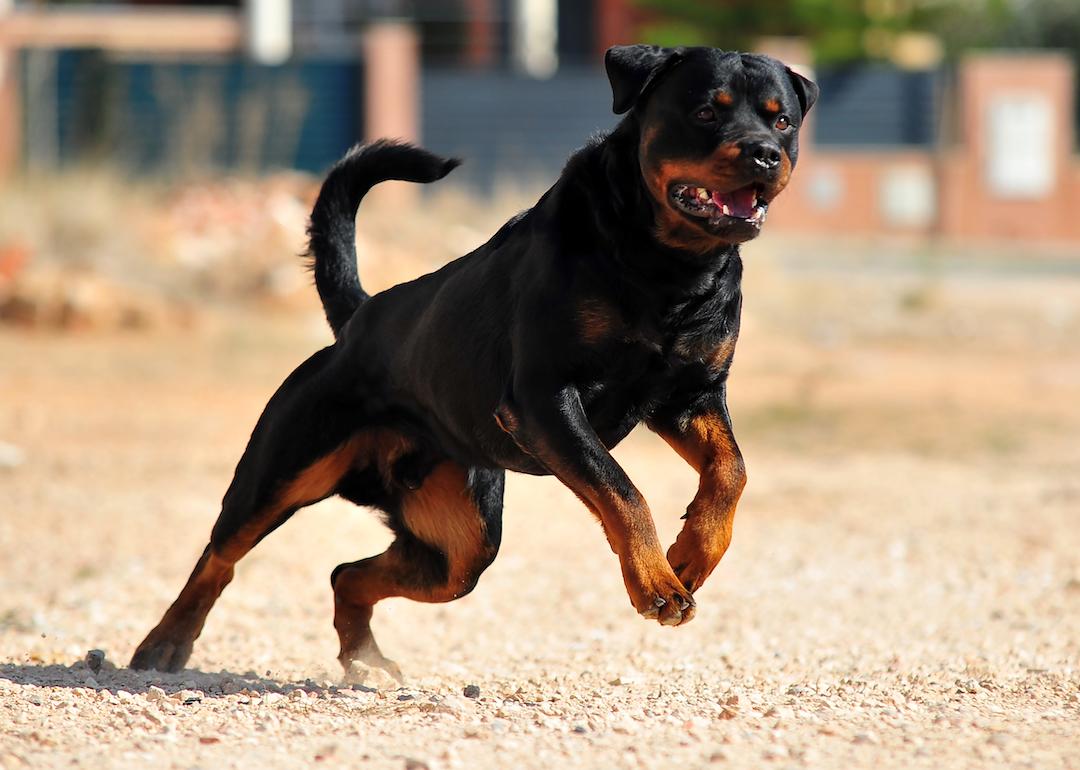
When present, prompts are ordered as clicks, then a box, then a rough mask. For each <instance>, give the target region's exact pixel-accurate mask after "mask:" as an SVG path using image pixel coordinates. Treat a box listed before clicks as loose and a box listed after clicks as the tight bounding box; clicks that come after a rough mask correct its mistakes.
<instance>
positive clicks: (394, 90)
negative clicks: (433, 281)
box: [0, 0, 1080, 240]
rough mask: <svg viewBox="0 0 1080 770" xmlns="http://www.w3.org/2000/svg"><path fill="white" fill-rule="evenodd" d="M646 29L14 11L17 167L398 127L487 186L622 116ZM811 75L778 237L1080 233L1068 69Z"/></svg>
mask: <svg viewBox="0 0 1080 770" xmlns="http://www.w3.org/2000/svg"><path fill="white" fill-rule="evenodd" d="M642 19H643V16H642V13H641V12H640V11H639V10H637V9H636V6H635V5H634V3H633V0H412V1H410V0H223V1H222V2H213V3H212V2H208V1H207V0H187V1H186V2H184V1H183V0H173V1H172V2H163V0H130V1H129V2H112V3H108V4H105V3H93V2H85V1H84V2H78V3H67V2H60V1H59V0H54V1H53V2H45V1H36V2H30V1H29V0H28V1H27V2H21V1H20V0H0V168H4V167H6V168H8V169H9V170H10V169H17V168H23V169H27V170H31V171H34V170H39V169H44V170H48V169H53V168H58V167H63V166H65V165H71V164H81V163H105V164H111V165H115V166H119V167H121V168H124V169H126V170H128V171H130V172H132V173H174V172H178V171H180V172H183V171H186V170H190V169H206V168H214V169H226V170H234V171H241V172H261V171H266V170H270V169H275V168H296V169H302V170H307V171H311V172H319V171H321V170H322V169H324V168H326V167H327V166H328V165H329V164H330V163H331V162H333V160H334V159H336V158H337V157H338V156H340V154H341V153H342V152H343V151H344V150H345V149H346V148H347V147H349V146H350V145H351V144H353V143H354V142H356V141H360V140H362V139H365V138H372V137H376V136H384V135H391V136H399V137H403V138H406V139H412V140H417V141H421V142H423V143H424V144H426V145H428V146H429V147H431V148H432V149H434V150H436V151H438V152H442V153H445V154H453V155H457V156H460V157H462V158H465V159H466V161H467V162H466V164H465V165H464V166H463V167H462V169H460V170H459V171H458V172H455V175H454V176H455V179H456V180H457V181H458V182H459V183H465V184H468V185H470V186H472V187H473V188H474V189H476V190H477V191H479V192H481V193H486V194H490V193H491V192H492V191H493V190H494V189H495V187H496V186H497V184H498V183H499V181H500V180H502V179H512V180H514V181H517V182H522V181H525V182H533V181H537V180H550V179H553V178H554V177H555V176H556V175H557V174H558V171H559V169H560V168H561V166H562V164H563V162H564V161H565V159H566V157H567V155H568V154H569V153H570V152H572V151H573V150H574V149H575V148H576V147H578V146H580V145H581V144H582V143H583V142H584V140H585V139H586V138H587V137H588V136H589V135H590V134H592V133H594V132H596V131H598V130H604V129H607V128H609V127H611V126H612V125H613V124H614V122H615V120H616V118H615V116H614V115H612V114H611V111H610V93H609V90H608V85H607V82H606V79H605V77H604V74H603V70H602V67H601V62H602V55H603V51H604V50H606V48H607V47H608V46H610V45H613V44H618V43H629V42H637V41H636V40H635V30H636V29H638V27H639V23H640V22H641V21H642ZM766 45H767V46H768V49H769V50H771V51H775V52H776V53H778V55H781V56H782V58H784V59H785V60H786V61H789V62H791V63H794V64H798V65H802V66H804V67H805V66H806V64H807V62H806V59H807V58H808V57H807V55H806V53H805V48H804V47H802V46H799V45H798V44H797V43H796V44H792V43H791V42H790V41H770V42H768V43H767V44H766ZM915 58H916V59H918V58H919V57H915ZM988 73H992V74H988ZM814 74H815V77H816V78H817V80H818V82H819V83H820V85H821V87H822V97H821V100H820V102H819V104H818V105H817V106H816V107H815V109H814V112H813V113H812V120H811V121H810V125H809V126H808V127H807V131H806V132H805V133H804V139H803V147H804V149H803V156H802V161H801V167H800V172H799V174H798V175H796V183H795V185H794V186H793V188H792V191H791V192H790V193H788V195H787V196H786V200H785V202H784V205H782V206H778V207H777V211H776V212H774V214H773V217H774V218H775V220H776V225H777V226H780V227H788V228H790V229H793V230H794V229H797V230H803V231H807V230H808V231H817V232H822V233H833V232H837V231H846V232H852V231H854V232H892V233H897V234H904V235H914V236H926V235H945V236H962V237H1016V238H1029V239H1030V238H1035V239H1044V240H1080V218H1078V217H1075V216H1073V215H1072V213H1071V211H1070V201H1075V200H1078V199H1080V171H1078V166H1077V162H1076V160H1075V157H1074V154H1073V153H1074V142H1075V135H1076V127H1075V120H1074V116H1075V114H1076V112H1075V105H1074V98H1075V90H1076V89H1075V72H1074V66H1073V64H1072V63H1071V61H1070V60H1069V59H1068V58H1066V57H1064V56H1062V55H1057V54H1052V53H1049V54H1048V53H1043V54H1038V55H1033V54H1023V53H1019V54H1016V53H1014V54H1010V55H1009V56H1003V55H986V56H982V57H975V58H971V59H968V60H966V61H964V62H961V63H960V65H959V66H958V67H949V66H945V65H942V64H940V63H938V61H937V60H936V59H934V58H933V57H930V59H928V60H925V61H922V62H921V63H919V62H918V61H915V62H914V63H912V62H909V63H908V65H907V66H905V67H903V68H901V67H897V66H887V65H882V64H878V65H862V66H857V67H849V68H842V69H822V70H819V71H818V72H816V73H814Z"/></svg>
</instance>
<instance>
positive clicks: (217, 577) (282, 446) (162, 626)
mask: <svg viewBox="0 0 1080 770" xmlns="http://www.w3.org/2000/svg"><path fill="white" fill-rule="evenodd" d="M331 355H332V353H331V351H330V349H327V350H324V351H321V352H320V353H317V354H316V355H315V356H312V357H311V358H310V359H308V361H307V362H306V363H304V364H303V365H302V366H301V367H300V368H299V369H297V370H296V371H295V372H294V373H293V374H292V375H291V376H290V377H289V378H288V379H287V380H286V381H285V383H284V384H283V385H282V386H281V388H279V389H278V392H277V393H276V394H274V397H273V398H272V399H271V400H270V403H269V404H267V407H266V409H265V411H264V412H263V415H262V417H261V418H260V419H259V422H258V425H256V427H255V431H254V433H253V434H252V436H251V440H250V441H249V443H248V446H247V449H246V450H245V451H244V455H243V457H242V458H241V459H240V463H239V464H238V466H237V468H236V473H235V475H234V477H233V481H232V484H231V485H230V486H229V490H228V492H226V494H225V498H224V500H223V502H222V509H221V515H220V516H219V517H218V520H217V523H216V524H215V525H214V529H213V532H212V534H211V537H210V543H209V545H207V546H206V549H205V550H204V551H203V554H202V556H201V557H200V558H199V561H198V562H197V563H196V565H195V569H194V570H193V571H192V573H191V576H190V577H189V578H188V581H187V584H186V585H185V586H184V588H183V590H182V591H181V592H180V595H179V596H178V597H177V599H176V601H175V602H173V604H172V606H170V607H169V609H168V610H167V611H166V612H165V615H164V617H162V619H161V622H160V623H158V625H157V626H156V627H155V628H154V629H153V630H152V631H151V632H150V633H149V634H148V635H147V637H146V638H145V639H144V640H143V642H142V643H141V644H140V645H139V646H138V648H137V649H136V651H135V654H134V656H133V657H132V659H131V667H132V668H137V669H148V668H154V669H157V670H159V671H178V670H180V669H181V668H183V666H184V664H185V663H186V662H187V660H188V657H189V656H190V655H191V650H192V646H193V644H194V642H195V639H196V638H198V636H199V634H200V633H201V631H202V628H203V624H204V622H205V621H206V616H207V614H208V613H209V612H210V608H211V607H213V605H214V602H215V601H216V600H217V598H218V596H219V595H220V594H221V592H222V590H224V588H225V586H226V585H228V583H229V581H230V580H232V576H233V567H234V565H235V564H236V562H237V561H239V560H240V558H241V557H243V556H244V555H245V554H246V553H247V552H248V551H250V550H251V549H252V548H253V547H254V546H255V545H256V544H257V543H258V542H259V541H260V540H262V539H263V538H264V537H266V535H268V534H269V533H270V532H272V531H273V530H274V529H276V528H277V527H279V526H281V525H282V524H283V523H285V521H286V520H288V518H289V517H290V516H292V514H293V513H295V512H296V511H297V510H298V509H299V508H301V507H303V506H305V505H309V504H311V503H314V502H317V501H318V500H321V499H323V498H325V497H328V496H330V495H332V494H334V492H335V489H336V486H337V484H338V482H339V481H340V479H341V478H342V476H344V475H345V474H346V473H347V472H348V471H349V469H350V468H351V467H352V465H353V463H354V461H355V459H356V456H357V454H358V452H359V451H360V450H361V447H362V446H363V441H364V439H363V436H362V435H360V434H357V433H356V432H355V431H356V424H355V422H354V421H353V420H351V419H349V418H350V415H348V414H343V412H342V406H341V403H340V402H339V401H338V400H336V399H335V400H332V401H330V400H328V399H327V393H328V391H327V388H328V382H329V381H330V378H328V377H325V376H322V375H324V374H325V370H326V366H327V364H328V363H329V361H330V358H331ZM330 403H333V406H330Z"/></svg>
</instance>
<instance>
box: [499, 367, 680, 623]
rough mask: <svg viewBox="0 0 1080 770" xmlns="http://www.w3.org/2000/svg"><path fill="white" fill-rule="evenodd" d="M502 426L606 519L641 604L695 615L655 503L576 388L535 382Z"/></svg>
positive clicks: (667, 613) (509, 402)
mask: <svg viewBox="0 0 1080 770" xmlns="http://www.w3.org/2000/svg"><path fill="white" fill-rule="evenodd" d="M496 418H497V419H498V421H499V424H500V426H501V427H502V428H503V430H505V431H506V432H507V433H509V434H510V435H511V436H512V437H513V439H514V441H515V442H516V443H517V445H518V446H519V447H521V449H522V450H523V451H524V452H526V453H528V454H529V455H530V456H532V457H533V458H535V459H536V460H537V461H539V462H540V463H542V464H543V465H544V467H545V468H547V469H548V470H549V471H551V473H552V474H553V475H554V476H556V477H557V478H558V479H559V480H560V481H561V482H562V483H563V484H565V485H566V486H567V487H569V488H570V490H571V491H573V492H574V494H576V495H577V496H578V497H579V498H581V500H582V501H583V502H584V503H585V505H586V506H588V508H589V509H590V510H591V511H592V512H593V513H594V514H595V515H596V516H597V518H599V519H600V522H601V524H602V525H603V527H604V533H605V534H606V535H607V539H608V543H610V544H611V549H612V550H613V551H614V552H615V554H616V555H617V556H618V557H619V563H620V565H621V567H622V574H623V582H624V583H625V584H626V590H627V593H628V594H629V595H630V601H631V603H632V604H633V605H634V608H635V609H636V610H637V611H638V612H639V613H641V614H642V615H643V616H645V617H647V618H655V619H657V620H659V622H660V623H661V624H663V625H668V626H677V625H680V624H682V623H685V622H687V621H688V620H690V618H692V617H693V616H694V599H693V597H692V596H691V594H690V592H689V591H687V590H686V588H685V587H683V585H682V583H680V582H679V579H678V577H676V575H675V572H674V571H673V570H672V569H671V565H670V564H669V563H668V560H667V559H666V558H665V557H664V552H663V550H662V548H661V546H660V541H659V538H658V537H657V535H656V526H655V524H654V523H653V519H652V515H651V514H650V513H649V507H648V505H647V504H646V502H645V499H644V498H643V497H642V495H641V493H640V492H639V491H638V490H637V487H635V486H634V483H633V482H632V481H630V478H629V477H628V476H627V475H626V472H625V471H624V470H623V469H622V468H621V467H620V466H619V464H618V463H617V462H615V458H613V457H612V456H611V453H610V452H608V450H607V447H605V446H604V444H603V442H601V441H600V438H599V437H598V436H597V435H596V432H595V431H594V430H593V428H592V426H591V425H590V424H589V421H588V419H587V417H586V415H585V410H584V409H583V408H582V405H581V399H580V396H579V394H578V392H577V390H576V389H575V388H573V387H570V386H563V387H560V388H552V389H541V388H537V387H536V386H535V385H533V386H531V387H530V388H529V390H528V392H527V393H521V394H519V395H518V396H517V398H516V399H510V398H507V399H504V400H503V402H502V404H500V406H499V408H498V410H497V411H496Z"/></svg>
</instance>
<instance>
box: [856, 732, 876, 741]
mask: <svg viewBox="0 0 1080 770" xmlns="http://www.w3.org/2000/svg"><path fill="white" fill-rule="evenodd" d="M851 742H852V743H870V744H876V743H877V742H878V737H877V736H876V735H874V733H870V732H866V733H855V737H854V738H852V739H851Z"/></svg>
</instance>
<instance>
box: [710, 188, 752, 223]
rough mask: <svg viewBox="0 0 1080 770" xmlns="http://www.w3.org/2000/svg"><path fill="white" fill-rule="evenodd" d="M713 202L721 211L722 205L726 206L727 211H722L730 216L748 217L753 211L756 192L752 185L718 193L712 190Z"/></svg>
mask: <svg viewBox="0 0 1080 770" xmlns="http://www.w3.org/2000/svg"><path fill="white" fill-rule="evenodd" d="M712 199H713V203H715V204H716V206H717V208H719V209H720V210H721V211H723V210H724V207H725V206H726V207H727V211H725V212H724V213H725V214H727V215H728V216H732V217H740V218H742V219H749V218H750V217H751V216H752V215H753V213H754V203H756V202H757V193H756V192H755V191H754V186H753V185H747V186H746V187H740V188H739V189H738V190H732V191H731V192H726V193H720V192H714V193H713V194H712Z"/></svg>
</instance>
